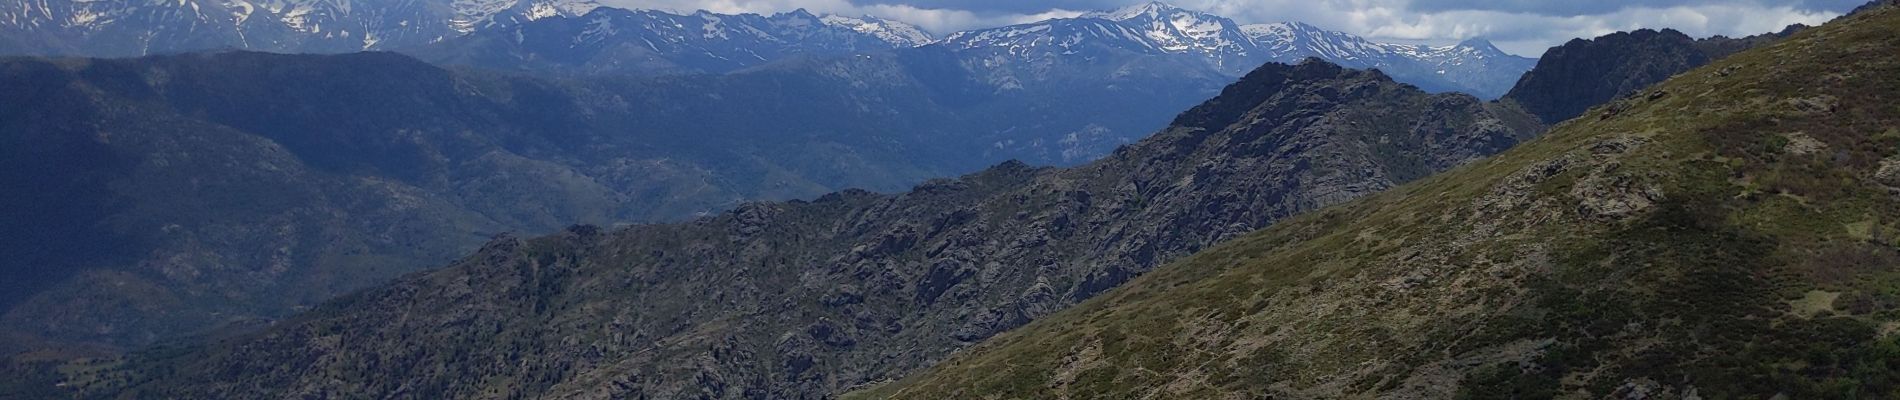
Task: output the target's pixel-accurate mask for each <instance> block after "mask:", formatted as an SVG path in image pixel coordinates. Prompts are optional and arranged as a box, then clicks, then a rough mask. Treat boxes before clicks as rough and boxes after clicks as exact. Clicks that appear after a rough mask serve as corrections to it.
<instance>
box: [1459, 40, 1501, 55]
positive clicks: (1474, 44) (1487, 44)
mask: <svg viewBox="0 0 1900 400" xmlns="http://www.w3.org/2000/svg"><path fill="white" fill-rule="evenodd" d="M1458 47H1466V48H1473V49H1478V50H1485V51H1497V52H1500V53H1502V52H1504V50H1500V49H1498V46H1497V45H1494V44H1491V41H1490V40H1487V39H1485V38H1483V37H1474V38H1470V39H1465V40H1464V41H1462V42H1458Z"/></svg>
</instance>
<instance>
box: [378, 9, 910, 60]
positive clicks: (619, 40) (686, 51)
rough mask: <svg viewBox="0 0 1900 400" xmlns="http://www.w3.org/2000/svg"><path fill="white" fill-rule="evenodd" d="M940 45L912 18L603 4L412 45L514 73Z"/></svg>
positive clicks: (428, 54) (420, 52)
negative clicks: (584, 11)
mask: <svg viewBox="0 0 1900 400" xmlns="http://www.w3.org/2000/svg"><path fill="white" fill-rule="evenodd" d="M934 41H935V38H933V37H931V36H930V34H928V33H925V32H924V31H923V30H922V29H918V28H917V27H915V26H911V25H910V24H905V23H902V22H897V21H891V20H885V19H879V18H875V17H845V16H839V15H818V14H813V13H810V12H807V11H805V10H802V9H800V10H795V11H792V12H786V13H779V14H774V15H759V14H737V15H727V14H716V13H711V12H705V11H700V12H696V13H692V14H686V15H679V14H672V13H667V12H663V11H653V10H625V9H617V8H599V9H596V10H594V11H593V12H590V13H588V14H586V15H584V16H580V17H574V18H549V19H545V20H539V21H533V22H528V23H523V24H518V25H513V26H509V27H506V28H502V29H489V30H484V31H480V32H476V33H474V34H470V35H467V36H463V37H458V38H455V39H451V40H447V41H443V42H441V43H437V44H433V45H429V46H425V47H420V48H412V49H405V51H406V52H408V53H411V54H414V55H416V56H418V57H421V58H423V59H426V60H430V61H434V62H438V63H446V64H458V65H470V66H479V67H488V68H496V69H509V70H528V71H548V70H553V71H563V72H579V73H634V74H642V75H655V74H670V73H724V72H730V71H735V70H739V69H743V68H747V67H753V66H758V65H763V64H766V63H771V62H773V61H777V60H781V59H784V58H787V57H791V56H798V55H803V56H814V57H823V56H842V55H847V54H855V53H866V52H875V51H883V50H891V49H898V48H910V47H917V46H922V45H925V44H929V43H932V42H934Z"/></svg>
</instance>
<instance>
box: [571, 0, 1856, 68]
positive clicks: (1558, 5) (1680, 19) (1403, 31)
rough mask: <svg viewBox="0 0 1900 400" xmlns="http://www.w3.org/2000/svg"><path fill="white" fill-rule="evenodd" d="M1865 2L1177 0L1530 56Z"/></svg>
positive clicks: (892, 2) (736, 8) (830, 4)
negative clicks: (1476, 42) (1603, 39)
mask: <svg viewBox="0 0 1900 400" xmlns="http://www.w3.org/2000/svg"><path fill="white" fill-rule="evenodd" d="M602 1H604V2H605V3H606V4H608V5H611V6H617V7H628V8H655V9H663V10H673V11H682V12H691V11H695V10H699V9H705V10H709V11H714V12H722V13H734V12H755V13H772V12H782V11H789V10H793V9H797V8H805V9H809V10H811V11H813V12H822V13H836V14H846V15H873V16H878V17H884V18H890V19H896V20H900V21H905V22H910V23H913V24H916V25H918V26H919V27H922V28H924V29H925V30H929V31H931V32H934V33H938V34H944V33H950V32H954V31H959V30H966V29H976V28H987V27H994V26H1002V25H1010V24H1016V23H1023V22H1032V21H1038V20H1042V19H1047V18H1054V17H1072V16H1075V15H1078V14H1080V12H1081V11H1085V10H1103V9H1113V8H1118V7H1123V6H1127V5H1131V4H1137V3H1143V2H1146V0H602ZM1864 3H1865V1H1864V0H1780V1H1776V0H1582V1H1570V0H1175V1H1174V4H1176V5H1179V6H1181V7H1185V8H1191V9H1198V10H1204V11H1208V12H1212V13H1214V14H1219V15H1223V16H1227V17H1230V18H1234V19H1235V20H1237V21H1240V22H1241V23H1266V22H1280V21H1299V22H1306V23H1309V24H1313V25H1317V26H1320V27H1324V28H1327V29H1333V30H1339V31H1345V32H1349V33H1354V34H1358V35H1362V36H1366V37H1368V38H1371V39H1374V40H1381V41H1395V42H1408V43H1452V42H1456V41H1459V40H1464V39H1470V38H1485V39H1489V40H1491V41H1493V42H1495V43H1497V45H1498V47H1501V48H1503V49H1505V50H1506V51H1510V52H1513V53H1517V54H1522V55H1530V56H1536V55H1538V54H1542V53H1543V51H1544V49H1546V48H1548V47H1550V46H1554V45H1558V44H1562V43H1563V42H1565V41H1568V40H1570V39H1572V38H1579V37H1584V38H1588V37H1596V36H1601V35H1604V34H1608V33H1611V32H1616V31H1623V30H1632V29H1639V28H1657V29H1660V28H1674V29H1676V30H1680V31H1683V32H1684V33H1688V34H1690V35H1693V36H1698V37H1701V36H1712V35H1728V36H1744V35H1752V34H1757V33H1763V32H1771V31H1779V30H1781V29H1782V28H1783V27H1786V26H1787V25H1789V24H1795V23H1802V24H1809V25H1815V24H1819V23H1822V22H1826V21H1827V20H1829V19H1833V18H1834V17H1837V16H1839V15H1840V14H1842V13H1844V12H1846V11H1847V10H1851V9H1853V8H1854V7H1856V6H1859V5H1861V4H1864Z"/></svg>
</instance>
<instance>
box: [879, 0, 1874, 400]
mask: <svg viewBox="0 0 1900 400" xmlns="http://www.w3.org/2000/svg"><path fill="white" fill-rule="evenodd" d="M1894 54H1900V10H1895V9H1892V8H1888V9H1882V10H1875V11H1870V12H1866V13H1862V14H1860V15H1856V16H1851V17H1847V18H1844V19H1843V20H1841V21H1837V22H1835V23H1832V24H1829V25H1827V26H1823V27H1820V28H1816V29H1812V30H1808V31H1804V32H1802V33H1800V34H1797V35H1795V36H1794V37H1792V38H1790V39H1789V40H1787V41H1784V42H1781V43H1778V44H1775V45H1772V46H1768V47H1765V48H1760V49H1756V50H1752V51H1748V52H1744V53H1740V54H1737V55H1735V56H1733V57H1730V58H1727V59H1724V60H1722V61H1720V62H1717V63H1714V64H1712V65H1710V66H1707V67H1705V68H1702V69H1699V70H1695V71H1691V72H1688V73H1685V74H1682V75H1678V76H1677V77H1676V78H1674V79H1671V80H1669V81H1667V82H1665V83H1663V84H1660V85H1658V86H1656V87H1653V88H1651V89H1649V90H1646V91H1644V92H1643V94H1644V95H1642V96H1639V97H1634V98H1630V99H1626V100H1622V101H1619V102H1617V103H1616V104H1611V105H1607V106H1605V108H1602V109H1599V110H1597V111H1593V112H1591V113H1586V114H1585V115H1586V116H1585V117H1583V118H1581V119H1578V120H1573V121H1571V122H1568V123H1565V124H1562V125H1559V126H1558V127H1556V128H1555V129H1553V131H1552V132H1551V133H1550V134H1548V135H1546V136H1545V137H1543V138H1540V139H1538V140H1534V141H1531V142H1529V143H1526V144H1524V145H1523V146H1520V147H1519V148H1517V149H1514V150H1511V151H1509V152H1507V153H1505V154H1504V155H1501V156H1499V157H1496V158H1494V159H1491V160H1487V161H1483V162H1479V163H1475V164H1472V165H1468V166H1466V167H1463V168H1459V169H1457V170H1454V171H1452V172H1450V173H1446V174H1441V175H1438V176H1435V177H1431V178H1427V179H1425V180H1423V181H1420V182H1417V183H1414V184H1411V185H1407V186H1403V187H1400V188H1397V189H1394V190H1391V191H1388V192H1386V193H1383V194H1380V195H1375V196H1372V197H1370V198H1366V199H1363V200H1360V201H1356V202H1353V203H1350V204H1347V205H1344V206H1339V207H1334V208H1330V209H1327V210H1324V211H1319V212H1314V213H1309V214H1308V215H1305V216H1301V217H1297V218H1294V219H1292V220H1289V221H1286V222H1283V223H1281V224H1279V225H1276V226H1274V227H1272V228H1269V229H1267V230H1264V231H1261V232H1258V233H1255V234H1253V235H1251V236H1248V237H1246V238H1242V239H1238V240H1236V241H1233V242H1229V243H1228V244H1225V245H1222V246H1219V247H1217V248H1214V249H1212V250H1208V251H1204V252H1202V253H1200V254H1198V255H1195V256H1192V257H1190V258H1188V259H1186V260H1183V261H1180V262H1177V263H1174V264H1172V265H1169V266H1167V267H1164V268H1161V269H1158V270H1157V271H1156V272H1154V273H1151V274H1149V275H1146V276H1143V277H1141V278H1138V279H1136V280H1135V281H1133V282H1131V283H1130V284H1128V285H1126V286H1124V287H1122V288H1120V289H1117V290H1115V291H1112V292H1109V293H1106V294H1104V295H1102V296H1100V297H1097V298H1095V299H1093V300H1090V301H1087V302H1084V303H1083V304H1081V305H1079V306H1077V307H1074V308H1072V309H1070V310H1067V311H1064V312H1061V313H1058V314H1056V315H1053V316H1051V317H1047V318H1044V319H1041V320H1038V321H1036V322H1033V323H1031V324H1029V325H1028V326H1025V327H1024V328H1021V329H1018V330H1016V331H1012V332H1010V333H1007V334H1004V335H1001V336H998V337H996V338H994V339H992V340H990V341H988V342H986V343H984V344H982V345H979V346H976V347H974V348H972V349H969V350H968V351H965V352H963V353H961V354H960V355H959V356H956V357H953V358H951V359H949V360H946V361H945V362H943V363H941V364H939V365H937V366H936V367H934V368H932V369H931V370H929V371H926V372H924V373H921V374H918V375H916V376H913V377H910V378H906V379H903V380H900V381H897V382H895V383H891V384H887V385H882V386H879V387H877V388H875V389H874V390H866V391H862V392H859V393H854V394H852V395H850V396H848V398H994V399H1031V398H1154V397H1162V398H1220V397H1242V398H1255V397H1266V396H1276V397H1293V398H1309V397H1322V398H1331V397H1359V396H1367V395H1375V394H1385V393H1408V394H1414V395H1419V396H1421V397H1425V398H1447V397H1459V398H1546V397H1579V398H1595V397H1603V396H1613V397H1622V396H1626V395H1634V394H1645V395H1648V396H1660V397H1686V396H1688V395H1690V394H1694V395H1697V396H1700V397H1702V398H1768V397H1771V396H1775V395H1777V394H1781V395H1787V396H1790V397H1792V398H1894V397H1900V335H1895V334H1894V330H1895V327H1896V326H1900V325H1896V324H1895V323H1896V321H1900V245H1897V244H1896V243H1895V240H1894V238H1893V236H1894V235H1893V233H1892V232H1896V229H1900V224H1896V222H1900V187H1894V186H1893V184H1892V183H1890V182H1883V181H1881V180H1880V179H1878V178H1877V175H1878V174H1879V172H1878V171H1879V170H1880V168H1881V165H1882V164H1883V162H1891V160H1895V159H1897V158H1900V135H1894V134H1892V132H1893V130H1894V126H1896V125H1897V124H1900V109H1896V108H1895V107H1893V106H1892V102H1891V99H1892V98H1893V97H1894V96H1896V95H1897V94H1900V58H1896V57H1893V55H1894ZM1611 110H1616V111H1615V112H1611ZM1797 133H1798V134H1797ZM1815 293H1821V294H1815ZM1819 303H1826V304H1820V305H1817V304H1819Z"/></svg>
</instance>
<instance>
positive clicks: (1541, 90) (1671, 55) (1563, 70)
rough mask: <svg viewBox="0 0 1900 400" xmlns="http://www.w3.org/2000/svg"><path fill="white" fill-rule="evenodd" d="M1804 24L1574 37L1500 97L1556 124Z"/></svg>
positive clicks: (1773, 40) (1634, 32) (1780, 36)
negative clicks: (1692, 33) (1734, 34)
mask: <svg viewBox="0 0 1900 400" xmlns="http://www.w3.org/2000/svg"><path fill="white" fill-rule="evenodd" d="M1805 28H1806V26H1803V25H1793V26H1789V27H1788V28H1787V29H1783V30H1782V31H1781V32H1776V33H1766V34H1761V35H1755V36H1749V37H1744V38H1728V37H1722V36H1716V37H1711V38H1705V39H1694V38H1691V37H1689V35H1686V34H1683V33H1682V32H1678V31H1676V30H1673V29H1664V30H1661V31H1657V30H1651V29H1641V30H1636V31H1631V32H1617V33H1612V34H1609V35H1604V36H1600V37H1597V38H1595V39H1588V40H1586V39H1573V40H1571V41H1570V42H1568V43H1564V44H1563V45H1562V46H1557V47H1553V48H1551V49H1550V50H1549V51H1547V52H1545V53H1544V56H1543V58H1540V59H1538V61H1537V66H1536V67H1535V68H1532V69H1531V71H1530V72H1529V73H1526V74H1524V76H1523V77H1522V78H1519V80H1518V82H1517V86H1515V87H1512V88H1511V91H1510V93H1508V94H1506V95H1505V96H1504V100H1505V101H1508V102H1512V103H1516V104H1518V105H1521V106H1523V107H1524V109H1525V110H1526V111H1528V112H1530V113H1531V114H1534V115H1536V116H1537V117H1538V118H1539V119H1540V120H1542V121H1543V122H1544V123H1545V124H1553V125H1554V124H1556V123H1558V122H1563V121H1566V120H1569V119H1571V118H1576V117H1577V116H1580V115H1583V114H1584V112H1586V111H1589V109H1590V108H1591V107H1595V106H1597V105H1601V104H1606V103H1610V102H1611V100H1615V99H1617V98H1620V97H1623V96H1627V95H1631V94H1632V93H1636V92H1637V91H1640V90H1642V89H1643V88H1645V87H1648V86H1650V85H1653V84H1656V83H1657V82H1662V81H1663V80H1664V79H1668V78H1669V77H1671V76H1675V75H1676V74H1679V73H1683V72H1686V71H1689V70H1690V69H1694V68H1696V67H1700V66H1703V65H1706V64H1708V63H1709V62H1711V61H1714V60H1719V59H1721V58H1723V57H1727V56H1729V55H1730V54H1734V53H1737V52H1740V51H1743V50H1747V49H1750V48H1754V47H1758V46H1762V45H1766V44H1769V43H1774V42H1775V41H1777V40H1780V39H1782V38H1785V37H1788V35H1792V34H1794V33H1795V32H1799V31H1800V30H1802V29H1805Z"/></svg>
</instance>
